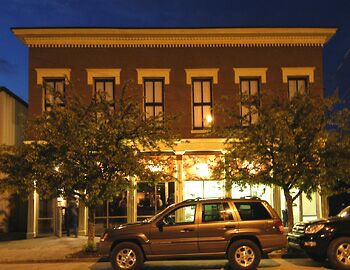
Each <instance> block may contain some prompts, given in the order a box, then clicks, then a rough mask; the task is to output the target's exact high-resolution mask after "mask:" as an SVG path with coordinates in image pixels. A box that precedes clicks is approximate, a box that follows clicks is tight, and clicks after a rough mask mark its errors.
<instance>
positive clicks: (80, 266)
mask: <svg viewBox="0 0 350 270" xmlns="http://www.w3.org/2000/svg"><path fill="white" fill-rule="evenodd" d="M0 269H1V270H28V269H29V270H56V269H57V270H112V267H111V265H110V263H107V262H65V263H63V262H59V263H39V264H0ZM142 269H143V270H228V269H229V268H228V266H227V261H226V260H208V261H203V260H200V261H199V260H192V261H156V262H146V263H145V265H144V267H143V268H142ZM258 269H261V270H294V269H295V270H312V269H322V270H328V269H329V268H327V266H324V265H322V264H320V263H316V262H313V261H311V260H310V259H307V258H303V259H281V258H276V259H263V260H261V263H260V265H259V268H258Z"/></svg>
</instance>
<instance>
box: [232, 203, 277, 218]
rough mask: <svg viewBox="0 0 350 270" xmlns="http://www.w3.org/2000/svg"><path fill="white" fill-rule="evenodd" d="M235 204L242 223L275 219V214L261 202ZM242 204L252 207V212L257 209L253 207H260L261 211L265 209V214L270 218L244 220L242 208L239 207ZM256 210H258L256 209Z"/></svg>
mask: <svg viewBox="0 0 350 270" xmlns="http://www.w3.org/2000/svg"><path fill="white" fill-rule="evenodd" d="M233 204H234V207H235V208H236V211H237V215H238V217H239V220H240V221H241V222H247V221H248V222H249V221H266V220H272V219H273V214H272V213H271V212H270V211H269V209H268V208H267V207H266V205H265V204H264V203H263V201H261V202H254V201H253V202H249V201H247V202H240V201H238V202H234V203H233ZM241 204H245V205H248V204H249V205H250V206H251V208H250V211H251V212H252V210H253V209H254V208H255V207H252V206H253V205H258V204H259V205H260V208H261V209H264V212H265V213H264V214H267V215H268V218H248V219H247V218H244V219H243V218H242V214H241V210H240V208H239V207H238V206H239V205H241ZM255 209H256V208H255ZM243 217H244V215H243Z"/></svg>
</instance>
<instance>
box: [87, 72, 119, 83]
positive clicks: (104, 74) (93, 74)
mask: <svg viewBox="0 0 350 270" xmlns="http://www.w3.org/2000/svg"><path fill="white" fill-rule="evenodd" d="M120 71H121V69H120V68H87V69H86V72H87V81H88V84H89V85H92V84H93V83H94V78H114V81H115V84H120Z"/></svg>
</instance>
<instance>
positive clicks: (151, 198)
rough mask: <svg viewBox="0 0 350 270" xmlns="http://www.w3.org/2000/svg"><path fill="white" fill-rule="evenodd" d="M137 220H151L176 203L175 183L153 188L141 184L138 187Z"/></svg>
mask: <svg viewBox="0 0 350 270" xmlns="http://www.w3.org/2000/svg"><path fill="white" fill-rule="evenodd" d="M136 203H137V220H143V219H145V218H149V217H151V216H153V215H155V214H156V213H158V212H160V211H161V210H163V209H164V208H165V207H167V206H168V205H170V204H173V203H174V182H168V183H158V184H157V185H156V186H151V185H150V184H148V183H144V182H140V183H138V185H137V197H136Z"/></svg>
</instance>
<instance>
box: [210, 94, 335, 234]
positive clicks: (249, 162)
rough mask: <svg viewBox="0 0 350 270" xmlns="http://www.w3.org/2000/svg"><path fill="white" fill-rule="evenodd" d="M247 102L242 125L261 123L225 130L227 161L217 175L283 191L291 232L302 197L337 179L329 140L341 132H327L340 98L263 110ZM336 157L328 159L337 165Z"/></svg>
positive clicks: (304, 99)
mask: <svg viewBox="0 0 350 270" xmlns="http://www.w3.org/2000/svg"><path fill="white" fill-rule="evenodd" d="M246 102H247V103H246V104H247V108H248V109H247V114H246V115H243V117H242V118H241V121H242V123H245V120H246V119H253V118H252V117H251V115H252V114H258V116H259V117H258V121H257V122H256V123H254V124H250V125H241V124H237V125H233V126H230V127H228V128H226V129H224V130H223V131H222V134H223V136H224V137H226V142H225V150H226V153H225V161H224V162H219V165H218V167H217V168H216V174H220V173H221V172H222V171H224V172H225V178H226V181H227V183H228V185H232V183H238V184H240V185H245V184H264V185H269V186H271V185H274V186H277V187H280V188H281V189H282V190H283V193H284V196H285V199H286V203H287V213H288V227H289V230H291V229H292V227H293V223H294V218H293V202H294V201H295V200H296V199H297V198H298V197H299V196H300V195H301V193H302V192H304V193H305V194H306V195H307V196H308V197H309V198H310V196H311V194H312V192H314V191H316V190H318V189H319V188H320V186H322V185H323V184H324V183H326V182H327V181H328V180H329V179H327V177H328V178H329V177H333V176H331V175H330V173H329V172H330V170H329V169H330V168H331V166H328V167H327V166H326V163H327V162H326V159H325V157H327V155H328V154H330V153H331V151H330V150H331V148H332V147H334V144H333V143H332V142H331V141H330V140H328V138H329V137H330V133H331V132H332V133H333V134H336V133H337V132H338V131H339V130H337V129H333V130H332V131H330V130H328V129H327V128H326V127H327V124H328V123H329V120H330V117H331V116H332V109H333V108H334V104H335V99H334V98H329V99H325V98H321V97H310V96H309V95H300V96H296V97H294V98H293V99H292V100H291V101H288V102H283V103H282V102H278V101H275V102H273V104H272V105H271V106H266V107H259V106H258V104H257V102H256V101H255V100H254V98H251V100H247V101H246ZM327 149H328V150H327ZM338 149H339V148H338ZM335 158H337V157H336V156H335V155H332V156H328V159H331V160H333V162H334V159H335ZM337 160H338V159H337ZM293 192H296V193H295V194H293Z"/></svg>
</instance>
